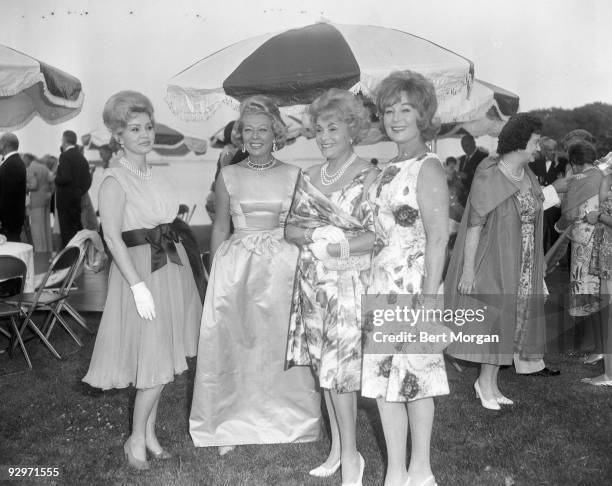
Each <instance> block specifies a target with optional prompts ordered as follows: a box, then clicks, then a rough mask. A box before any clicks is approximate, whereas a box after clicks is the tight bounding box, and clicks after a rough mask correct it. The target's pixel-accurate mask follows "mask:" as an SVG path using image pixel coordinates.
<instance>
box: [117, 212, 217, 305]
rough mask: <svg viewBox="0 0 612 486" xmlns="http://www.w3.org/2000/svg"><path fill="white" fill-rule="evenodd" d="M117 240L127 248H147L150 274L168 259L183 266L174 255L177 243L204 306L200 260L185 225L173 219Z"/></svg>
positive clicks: (125, 234)
mask: <svg viewBox="0 0 612 486" xmlns="http://www.w3.org/2000/svg"><path fill="white" fill-rule="evenodd" d="M121 237H122V238H123V241H124V243H125V245H126V246H127V247H131V246H139V245H151V273H152V272H154V271H155V270H159V269H160V268H162V267H163V266H164V265H165V264H166V263H168V259H169V260H170V261H171V262H172V263H175V264H177V265H183V263H182V262H181V259H180V257H179V256H178V252H177V251H176V243H178V242H179V241H180V242H181V243H182V245H183V248H184V249H185V252H186V253H187V258H188V259H189V266H190V267H191V271H192V273H193V278H194V280H195V283H196V286H197V287H198V293H199V294H200V300H201V301H202V302H204V294H205V292H206V279H205V278H204V266H203V265H202V259H201V258H200V250H199V247H198V242H197V240H196V239H195V236H194V235H193V232H192V231H191V228H190V227H189V225H188V224H187V223H185V222H184V221H182V220H180V219H175V220H174V221H173V222H172V223H170V224H160V225H159V226H156V227H155V228H152V229H137V230H131V231H124V232H123V233H121Z"/></svg>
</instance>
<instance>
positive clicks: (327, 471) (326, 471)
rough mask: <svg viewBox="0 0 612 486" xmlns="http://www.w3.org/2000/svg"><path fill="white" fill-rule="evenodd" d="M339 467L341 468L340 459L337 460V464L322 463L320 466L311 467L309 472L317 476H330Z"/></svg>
mask: <svg viewBox="0 0 612 486" xmlns="http://www.w3.org/2000/svg"><path fill="white" fill-rule="evenodd" d="M338 469H340V460H338V462H336V463H335V464H332V465H331V466H329V467H328V466H324V465H323V464H321V465H320V466H318V467H315V468H314V469H311V470H310V471H308V474H310V475H311V476H314V477H316V478H328V477H330V476H333V475H334V474H336V472H337V471H338Z"/></svg>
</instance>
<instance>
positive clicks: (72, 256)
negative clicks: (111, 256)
mask: <svg viewBox="0 0 612 486" xmlns="http://www.w3.org/2000/svg"><path fill="white" fill-rule="evenodd" d="M83 255H84V251H83V250H82V249H81V248H78V247H76V246H67V247H66V248H64V249H63V250H62V251H61V252H60V253H58V254H57V256H56V257H55V258H54V259H53V261H52V262H51V265H50V266H49V269H48V270H47V273H46V274H45V276H44V277H43V279H42V281H41V283H40V285H39V286H38V288H37V289H36V292H32V293H25V294H23V299H22V306H23V307H25V308H27V311H26V315H25V321H24V323H23V324H22V327H21V330H20V331H21V334H22V335H23V331H24V330H25V328H26V326H29V327H30V328H31V329H32V330H34V332H36V334H39V332H41V331H40V329H39V328H38V327H37V326H36V324H35V323H34V321H33V320H32V314H33V313H34V312H35V311H37V310H42V311H48V313H47V317H46V319H45V321H44V324H43V325H42V327H41V328H42V330H43V331H44V334H43V337H44V338H45V339H44V342H45V344H46V345H47V347H48V348H49V349H50V350H51V352H52V353H53V354H54V355H55V357H56V358H58V359H61V356H60V355H59V354H58V353H57V351H55V349H54V348H53V346H51V343H49V341H48V338H49V336H50V335H51V331H52V330H53V326H54V325H55V322H56V321H59V323H60V324H61V326H62V327H63V328H64V329H65V330H66V332H67V333H68V334H69V335H70V337H72V339H74V341H75V342H76V343H77V344H78V345H79V346H83V343H82V342H81V340H80V339H79V337H78V336H77V335H76V334H75V333H74V331H73V330H72V328H71V327H70V326H69V325H68V323H67V322H66V321H65V320H64V319H63V318H62V317H61V315H60V312H61V311H62V309H63V308H64V306H65V303H66V299H67V298H68V295H69V293H70V286H71V285H72V282H73V281H74V278H75V276H76V272H77V270H78V268H79V265H80V263H81V262H82V259H83ZM57 272H63V273H65V275H64V277H63V279H62V280H61V282H60V283H59V286H58V287H57V288H55V289H53V290H49V289H46V288H45V287H46V285H47V282H48V281H49V278H50V277H51V276H52V275H53V274H56V273H57ZM39 335H40V334H39ZM14 346H15V344H13V347H14Z"/></svg>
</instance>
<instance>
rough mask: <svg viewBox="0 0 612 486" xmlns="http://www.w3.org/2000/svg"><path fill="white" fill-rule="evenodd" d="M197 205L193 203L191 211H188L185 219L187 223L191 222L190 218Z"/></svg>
mask: <svg viewBox="0 0 612 486" xmlns="http://www.w3.org/2000/svg"><path fill="white" fill-rule="evenodd" d="M197 207H198V205H197V204H194V205H193V207H192V208H191V211H189V214H188V215H187V219H186V223H187V224H189V223H190V222H191V218H193V213H195V210H196V208H197Z"/></svg>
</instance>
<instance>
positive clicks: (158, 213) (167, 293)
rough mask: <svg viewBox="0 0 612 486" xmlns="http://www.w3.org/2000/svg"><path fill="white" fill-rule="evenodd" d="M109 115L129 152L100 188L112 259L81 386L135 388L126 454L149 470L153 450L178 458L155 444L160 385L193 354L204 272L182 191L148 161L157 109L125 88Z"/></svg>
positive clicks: (110, 125) (108, 104) (110, 104)
mask: <svg viewBox="0 0 612 486" xmlns="http://www.w3.org/2000/svg"><path fill="white" fill-rule="evenodd" d="M103 118H104V124H105V125H106V127H107V128H108V129H109V130H110V131H111V133H112V135H113V137H114V138H116V139H117V141H118V142H119V143H120V144H121V146H122V148H123V155H122V157H121V158H120V159H119V160H118V164H117V166H115V167H111V168H109V169H106V170H105V171H104V173H103V177H104V178H103V180H102V183H101V185H100V192H99V210H100V219H101V221H102V227H103V229H104V239H105V240H106V243H107V244H108V248H109V250H110V252H111V254H112V256H113V261H112V264H111V268H110V273H109V279H108V294H107V297H106V304H105V305H104V312H103V314H102V319H101V321H100V327H99V329H98V335H97V337H96V343H95V346H94V350H93V354H92V357H91V362H90V365H89V370H88V372H87V375H86V376H85V377H84V378H83V381H84V382H85V383H88V384H90V385H91V386H94V387H96V388H102V389H103V390H108V389H111V388H126V387H128V386H130V385H133V386H134V387H136V399H135V402H134V413H133V418H132V433H131V435H130V436H129V437H128V439H127V440H126V442H125V444H124V446H123V449H124V451H125V455H126V457H127V460H128V464H129V465H130V466H131V467H133V468H135V469H140V470H142V469H149V467H150V466H149V462H148V461H147V452H148V453H149V454H150V455H151V457H152V458H153V459H167V458H170V457H172V456H171V454H170V453H168V452H167V451H166V450H165V449H164V448H163V447H162V446H161V445H160V443H159V441H158V439H157V435H156V432H155V425H156V422H157V409H158V405H159V400H160V397H161V393H162V390H163V388H164V386H165V385H166V384H167V383H170V382H172V381H173V380H174V375H176V374H180V373H182V372H183V371H185V370H186V369H187V361H186V359H185V358H186V357H190V356H195V354H196V349H197V348H196V341H197V336H198V323H199V320H200V316H201V312H202V302H201V297H200V296H201V295H202V293H203V288H202V285H201V284H202V278H201V277H202V267H201V260H200V259H199V254H198V249H197V244H195V239H194V238H193V235H192V234H191V232H190V230H189V228H188V227H186V225H184V223H182V222H181V221H179V220H175V218H176V215H177V212H178V207H179V202H178V197H177V196H178V195H177V193H176V191H175V190H174V189H173V188H172V187H170V186H169V185H168V184H167V183H166V180H165V179H164V178H163V177H161V176H160V175H158V174H157V173H156V172H154V171H153V170H152V169H151V167H150V166H149V165H148V164H147V154H148V153H149V152H150V151H151V150H152V149H153V141H154V139H155V119H154V114H153V105H152V104H151V102H150V101H149V99H148V98H147V97H146V96H144V95H143V94H141V93H138V92H136V91H120V92H119V93H117V94H115V95H113V96H111V98H110V99H109V100H108V101H107V102H106V105H105V106H104V113H103ZM198 263H199V264H198ZM199 284H200V288H198V285H199Z"/></svg>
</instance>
